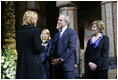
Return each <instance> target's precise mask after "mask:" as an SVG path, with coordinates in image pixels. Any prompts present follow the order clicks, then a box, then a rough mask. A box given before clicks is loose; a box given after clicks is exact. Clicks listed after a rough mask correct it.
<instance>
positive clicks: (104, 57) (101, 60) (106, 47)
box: [95, 37, 109, 67]
mask: <svg viewBox="0 0 118 80" xmlns="http://www.w3.org/2000/svg"><path fill="white" fill-rule="evenodd" d="M101 54H102V56H101V57H100V58H98V60H97V62H96V63H95V64H96V65H97V66H98V67H101V66H102V65H101V63H106V61H107V60H108V57H109V38H108V37H105V40H104V44H103V50H102V53H101Z"/></svg>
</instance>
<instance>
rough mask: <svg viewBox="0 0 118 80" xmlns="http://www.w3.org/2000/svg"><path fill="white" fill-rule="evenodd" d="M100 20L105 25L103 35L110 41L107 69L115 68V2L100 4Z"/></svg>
mask: <svg viewBox="0 0 118 80" xmlns="http://www.w3.org/2000/svg"><path fill="white" fill-rule="evenodd" d="M101 12H102V20H103V22H104V23H105V25H106V27H105V34H106V35H107V36H108V37H109V40H110V43H109V44H110V49H109V66H110V67H109V68H110V69H113V68H116V64H117V63H116V57H117V2H116V1H103V2H102V3H101Z"/></svg>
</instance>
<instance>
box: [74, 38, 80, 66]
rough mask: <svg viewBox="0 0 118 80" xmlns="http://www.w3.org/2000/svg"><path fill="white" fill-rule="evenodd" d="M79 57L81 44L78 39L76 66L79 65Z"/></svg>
mask: <svg viewBox="0 0 118 80" xmlns="http://www.w3.org/2000/svg"><path fill="white" fill-rule="evenodd" d="M79 56H80V43H79V38H78V37H77V44H76V50H75V64H77V65H79Z"/></svg>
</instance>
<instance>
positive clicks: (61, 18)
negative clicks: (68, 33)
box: [56, 16, 67, 29]
mask: <svg viewBox="0 0 118 80" xmlns="http://www.w3.org/2000/svg"><path fill="white" fill-rule="evenodd" d="M64 18H65V16H59V18H58V23H57V27H56V28H57V29H62V28H63V27H65V26H66V25H67V22H65V20H64Z"/></svg>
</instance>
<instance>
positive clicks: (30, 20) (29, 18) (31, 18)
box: [22, 11, 38, 26]
mask: <svg viewBox="0 0 118 80" xmlns="http://www.w3.org/2000/svg"><path fill="white" fill-rule="evenodd" d="M37 20H38V15H37V13H36V12H34V11H26V12H25V14H24V16H23V19H22V21H23V22H22V25H28V24H34V25H35V26H36V24H37Z"/></svg>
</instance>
